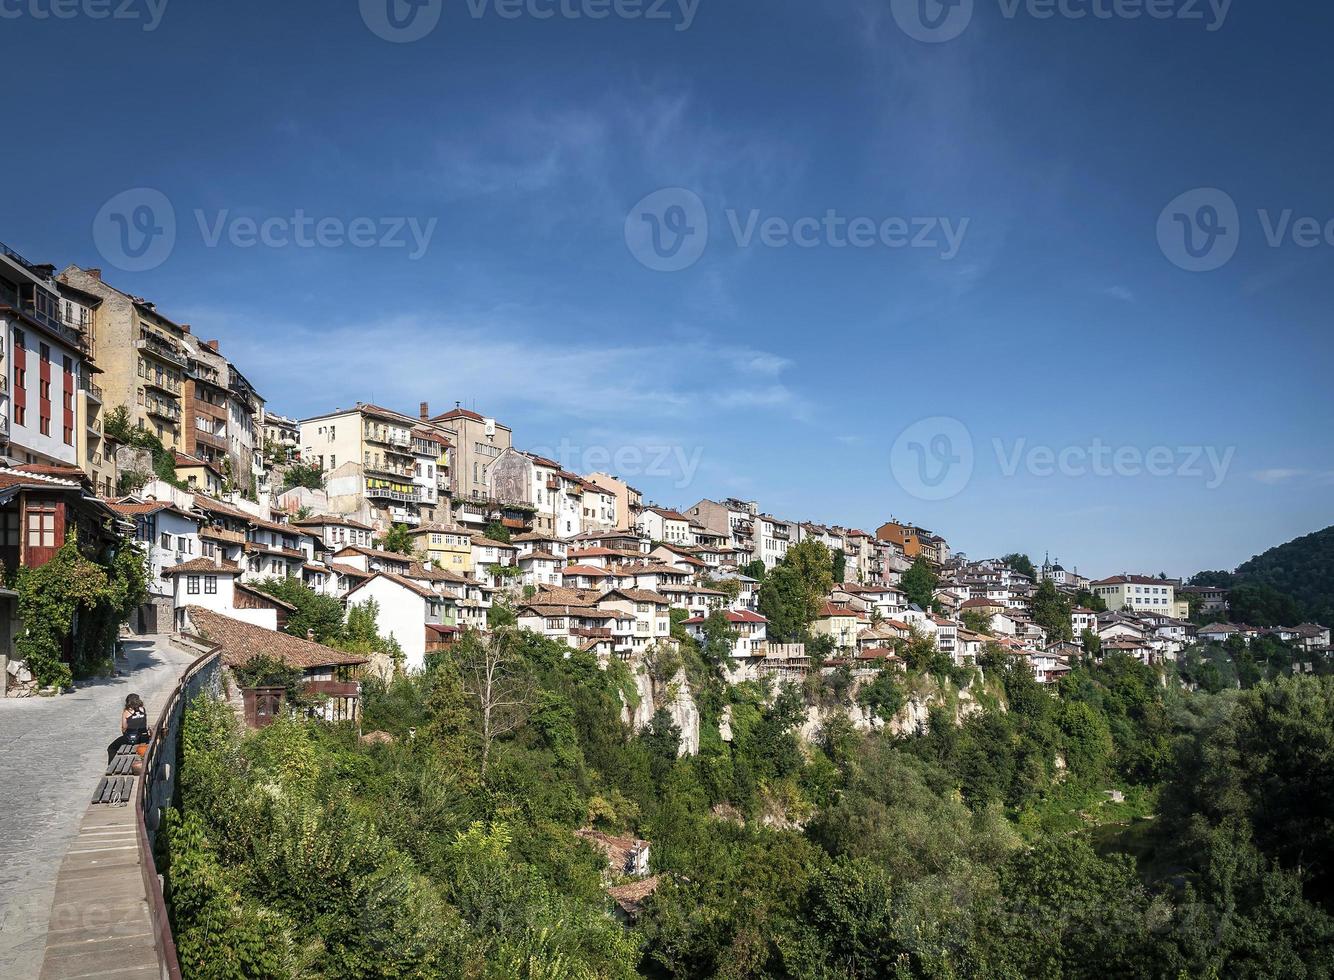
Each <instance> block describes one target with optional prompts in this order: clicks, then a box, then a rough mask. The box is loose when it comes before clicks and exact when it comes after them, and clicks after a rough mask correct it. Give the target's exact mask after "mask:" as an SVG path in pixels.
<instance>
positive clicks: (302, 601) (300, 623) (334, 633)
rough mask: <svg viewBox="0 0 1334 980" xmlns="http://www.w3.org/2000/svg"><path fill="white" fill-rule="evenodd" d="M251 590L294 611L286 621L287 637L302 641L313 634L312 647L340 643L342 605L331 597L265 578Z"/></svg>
mask: <svg viewBox="0 0 1334 980" xmlns="http://www.w3.org/2000/svg"><path fill="white" fill-rule="evenodd" d="M255 588H257V589H259V590H260V591H261V592H264V593H267V594H268V595H271V596H273V597H274V598H275V599H281V600H282V601H283V602H285V603H287V604H288V605H291V606H295V607H296V611H295V612H292V613H289V614H288V617H287V628H286V629H287V632H288V633H290V634H292V635H293V636H299V637H301V638H302V639H305V638H306V636H307V634H308V633H309V632H312V631H313V633H314V636H315V642H316V643H325V644H329V645H331V646H337V645H339V644H340V643H341V642H342V641H343V638H344V636H345V635H346V633H345V629H344V625H343V604H342V603H341V602H339V601H338V600H337V599H335V598H334V597H333V596H328V595H320V594H319V593H318V592H316V591H315V590H314V589H311V588H308V587H307V586H305V585H303V584H302V583H301V582H300V581H299V580H298V579H294V578H266V579H264V580H262V581H260V582H256V583H255Z"/></svg>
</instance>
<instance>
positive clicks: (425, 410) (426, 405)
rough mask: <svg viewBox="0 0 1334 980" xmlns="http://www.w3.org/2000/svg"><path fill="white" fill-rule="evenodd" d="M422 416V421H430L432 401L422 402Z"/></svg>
mask: <svg viewBox="0 0 1334 980" xmlns="http://www.w3.org/2000/svg"><path fill="white" fill-rule="evenodd" d="M421 418H422V421H423V422H426V421H429V420H430V418H431V404H430V402H422V408H421Z"/></svg>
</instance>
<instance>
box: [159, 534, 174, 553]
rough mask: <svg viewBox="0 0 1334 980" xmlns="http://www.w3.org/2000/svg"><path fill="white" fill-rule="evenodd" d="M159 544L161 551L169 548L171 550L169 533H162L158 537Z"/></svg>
mask: <svg viewBox="0 0 1334 980" xmlns="http://www.w3.org/2000/svg"><path fill="white" fill-rule="evenodd" d="M159 544H160V545H161V546H162V550H163V551H170V550H171V535H170V534H166V533H164V534H163V535H162V537H161V538H160V539H159Z"/></svg>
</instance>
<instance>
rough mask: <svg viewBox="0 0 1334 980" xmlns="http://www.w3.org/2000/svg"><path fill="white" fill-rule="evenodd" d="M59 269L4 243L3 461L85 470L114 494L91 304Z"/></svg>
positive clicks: (0, 316) (0, 278)
mask: <svg viewBox="0 0 1334 980" xmlns="http://www.w3.org/2000/svg"><path fill="white" fill-rule="evenodd" d="M54 273H55V268H54V267H53V266H49V265H36V264H34V263H32V262H29V261H28V260H27V259H25V258H24V257H23V256H22V255H20V254H19V253H18V252H16V251H14V250H13V249H11V248H9V247H8V246H5V245H2V244H0V456H3V458H4V459H5V460H6V461H8V462H13V463H46V464H53V465H60V466H72V467H76V468H78V469H81V470H83V471H84V472H85V473H86V474H87V475H88V477H89V480H90V481H91V482H92V483H93V485H94V488H95V489H96V490H97V491H98V492H101V493H108V492H110V491H111V490H113V489H114V480H115V476H114V467H111V466H108V464H107V462H106V460H105V455H104V452H103V448H102V433H101V426H102V421H101V391H100V389H99V388H98V387H97V386H96V385H94V384H93V383H92V380H91V379H92V377H93V375H94V373H95V372H96V370H97V369H96V368H95V367H94V365H93V364H92V361H91V356H90V354H91V350H92V347H91V333H92V330H91V322H90V320H89V311H90V307H91V305H93V301H92V299H91V298H87V303H88V305H85V298H84V297H82V296H80V295H79V294H78V293H77V291H76V290H66V289H64V288H63V287H62V286H61V284H60V283H59V282H58V281H57V280H56V279H55V277H54Z"/></svg>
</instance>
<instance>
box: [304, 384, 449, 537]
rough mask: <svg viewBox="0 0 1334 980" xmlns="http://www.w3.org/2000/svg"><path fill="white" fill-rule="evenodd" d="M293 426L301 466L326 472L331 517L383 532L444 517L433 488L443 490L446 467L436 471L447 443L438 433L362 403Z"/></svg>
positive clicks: (443, 503)
mask: <svg viewBox="0 0 1334 980" xmlns="http://www.w3.org/2000/svg"><path fill="white" fill-rule="evenodd" d="M300 424H301V459H302V461H303V462H305V463H307V464H313V465H316V466H318V467H319V468H320V469H322V470H324V471H325V473H326V474H327V479H328V481H329V486H328V492H329V500H330V505H331V506H332V507H333V509H334V510H335V511H337V512H338V513H341V514H353V513H364V514H366V515H367V516H368V517H369V519H370V520H372V521H378V522H379V523H381V524H383V525H384V526H386V527H387V526H388V525H390V524H406V525H408V526H410V527H416V526H417V525H419V524H421V523H422V521H423V519H425V520H428V521H430V520H435V519H437V517H443V518H446V519H447V518H448V511H449V506H448V495H447V493H444V492H442V491H441V489H440V488H441V486H442V485H445V486H447V485H448V472H447V463H446V472H445V474H444V475H443V476H442V474H441V472H440V466H441V462H440V461H441V458H442V456H443V457H445V458H446V460H447V459H448V446H447V445H445V443H447V442H448V439H447V438H446V437H445V436H444V433H443V432H442V431H440V429H439V428H438V427H436V426H432V425H429V424H423V423H422V422H421V421H420V420H419V419H413V418H411V417H409V416H407V415H404V414H402V413H401V412H395V411H393V410H391V409H388V408H382V407H380V406H379V405H370V404H366V403H364V402H358V403H357V404H356V405H355V406H354V407H353V408H350V409H335V410H334V411H332V412H330V413H328V414H325V415H317V416H315V417H313V418H308V419H302V420H301V423H300ZM437 437H438V438H437ZM441 440H443V442H442V441H441ZM428 487H429V489H430V493H427V489H428Z"/></svg>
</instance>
